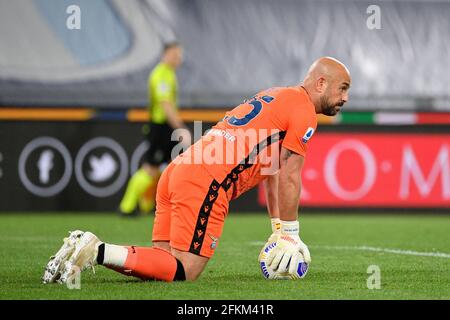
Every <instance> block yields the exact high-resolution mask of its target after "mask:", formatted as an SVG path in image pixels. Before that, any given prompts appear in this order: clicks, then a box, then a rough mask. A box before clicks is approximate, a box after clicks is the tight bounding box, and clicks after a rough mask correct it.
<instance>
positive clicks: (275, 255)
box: [267, 221, 311, 274]
mask: <svg viewBox="0 0 450 320" xmlns="http://www.w3.org/2000/svg"><path fill="white" fill-rule="evenodd" d="M299 229H300V228H299V223H298V221H281V235H280V237H279V239H278V241H277V245H276V247H275V248H274V249H273V250H272V251H271V252H270V254H269V256H268V257H267V266H268V267H269V268H271V269H272V270H274V271H278V272H289V274H295V272H296V268H297V265H298V261H299V260H300V259H301V258H302V257H301V255H300V253H301V254H302V255H303V259H304V261H305V262H306V263H310V262H311V255H310V253H309V250H308V247H307V246H306V245H305V244H304V243H303V241H302V240H301V239H300V237H299V235H298V233H299Z"/></svg>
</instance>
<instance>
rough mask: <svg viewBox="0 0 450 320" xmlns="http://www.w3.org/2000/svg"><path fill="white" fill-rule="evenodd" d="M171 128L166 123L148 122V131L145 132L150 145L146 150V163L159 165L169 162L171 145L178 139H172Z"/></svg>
mask: <svg viewBox="0 0 450 320" xmlns="http://www.w3.org/2000/svg"><path fill="white" fill-rule="evenodd" d="M172 132H173V129H172V128H171V127H170V126H169V125H168V124H157V123H150V131H149V133H148V134H147V141H148V142H149V144H150V147H149V149H148V151H147V157H146V159H147V163H148V164H150V165H153V166H159V165H161V164H162V163H169V162H170V161H171V160H172V159H171V153H172V149H173V147H174V146H175V145H176V144H177V143H178V141H172V140H171V137H172Z"/></svg>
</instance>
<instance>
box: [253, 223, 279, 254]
mask: <svg viewBox="0 0 450 320" xmlns="http://www.w3.org/2000/svg"><path fill="white" fill-rule="evenodd" d="M270 222H271V224H272V234H271V235H270V237H269V239H267V241H266V244H265V245H264V246H263V247H262V249H261V251H260V252H259V256H258V261H261V256H262V254H263V253H264V249H265V248H266V247H267V246H268V245H269V244H271V243H274V242H277V241H278V238H279V237H280V235H281V221H280V219H279V218H272V219H270Z"/></svg>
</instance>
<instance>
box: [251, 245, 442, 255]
mask: <svg viewBox="0 0 450 320" xmlns="http://www.w3.org/2000/svg"><path fill="white" fill-rule="evenodd" d="M250 244H251V245H254V246H263V245H264V244H265V242H262V241H253V242H250ZM309 247H310V248H318V249H329V250H357V251H373V252H385V253H393V254H403V255H409V256H422V257H435V258H447V259H450V254H448V253H443V252H419V251H412V250H401V249H387V248H376V247H369V246H320V245H318V246H314V245H311V246H309Z"/></svg>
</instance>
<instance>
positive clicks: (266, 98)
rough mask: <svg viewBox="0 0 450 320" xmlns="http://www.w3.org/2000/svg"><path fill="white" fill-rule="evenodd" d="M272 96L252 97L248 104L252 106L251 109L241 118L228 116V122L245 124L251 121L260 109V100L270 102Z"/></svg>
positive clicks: (237, 124)
mask: <svg viewBox="0 0 450 320" xmlns="http://www.w3.org/2000/svg"><path fill="white" fill-rule="evenodd" d="M273 99H274V98H273V97H271V96H262V97H258V98H256V97H253V98H252V101H250V102H249V104H251V105H252V106H253V109H252V111H250V112H249V113H247V114H246V115H245V116H244V117H242V118H237V117H235V116H232V117H230V118H228V123H229V124H230V125H232V126H237V127H240V126H245V125H246V124H247V123H249V122H250V121H252V120H253V119H254V118H255V117H256V116H257V115H258V114H259V113H260V112H261V110H262V107H263V104H262V102H261V100H262V101H264V102H266V103H270V102H271V101H272V100H273Z"/></svg>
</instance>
